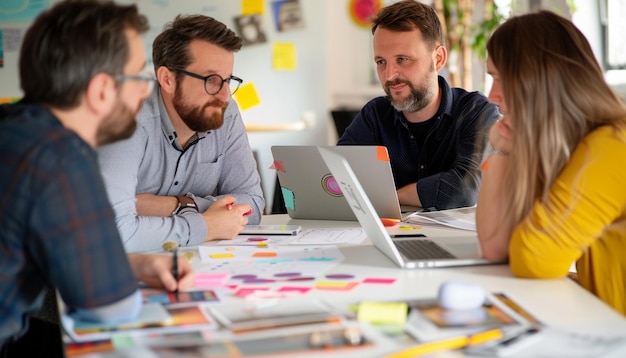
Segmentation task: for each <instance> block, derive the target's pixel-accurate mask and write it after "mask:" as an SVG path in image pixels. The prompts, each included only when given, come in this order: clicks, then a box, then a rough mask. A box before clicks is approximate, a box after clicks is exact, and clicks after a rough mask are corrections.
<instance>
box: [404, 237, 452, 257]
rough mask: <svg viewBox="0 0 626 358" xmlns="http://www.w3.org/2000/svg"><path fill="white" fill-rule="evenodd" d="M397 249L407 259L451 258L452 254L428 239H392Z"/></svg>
mask: <svg viewBox="0 0 626 358" xmlns="http://www.w3.org/2000/svg"><path fill="white" fill-rule="evenodd" d="M394 244H395V245H396V247H397V248H398V250H399V251H400V252H401V253H402V254H403V255H404V256H405V257H406V258H407V259H409V260H418V259H453V258H454V256H453V255H452V254H451V253H449V252H448V251H446V250H444V249H443V248H442V247H441V246H439V245H437V244H435V243H434V242H432V241H430V240H402V241H394Z"/></svg>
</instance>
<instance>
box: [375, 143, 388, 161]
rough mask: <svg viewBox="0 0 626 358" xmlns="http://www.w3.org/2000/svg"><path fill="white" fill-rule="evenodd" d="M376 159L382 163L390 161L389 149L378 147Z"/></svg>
mask: <svg viewBox="0 0 626 358" xmlns="http://www.w3.org/2000/svg"><path fill="white" fill-rule="evenodd" d="M376 159H378V160H380V161H382V162H388V161H389V153H388V152H387V148H386V147H383V146H381V145H379V146H377V147H376Z"/></svg>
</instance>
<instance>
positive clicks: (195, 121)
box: [172, 88, 228, 132]
mask: <svg viewBox="0 0 626 358" xmlns="http://www.w3.org/2000/svg"><path fill="white" fill-rule="evenodd" d="M172 104H173V106H174V109H175V110H176V112H178V115H179V116H180V118H181V119H182V120H183V122H184V123H185V124H186V125H187V127H189V129H191V130H192V131H194V132H207V131H210V130H212V129H218V128H219V127H221V126H222V124H224V112H226V107H227V106H228V102H224V101H220V100H219V99H215V100H213V101H211V102H208V103H206V104H204V105H203V106H201V107H194V106H192V105H190V104H188V103H186V102H185V100H184V99H183V93H182V91H180V90H179V88H177V89H176V91H175V92H174V98H173V99H172ZM210 107H213V110H212V111H211V112H210V113H207V110H209V108H210Z"/></svg>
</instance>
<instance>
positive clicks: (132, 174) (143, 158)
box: [98, 86, 265, 252]
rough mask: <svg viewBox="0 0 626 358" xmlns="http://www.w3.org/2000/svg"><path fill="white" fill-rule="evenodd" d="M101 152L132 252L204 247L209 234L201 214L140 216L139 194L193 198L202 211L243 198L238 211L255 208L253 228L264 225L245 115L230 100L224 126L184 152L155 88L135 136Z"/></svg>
mask: <svg viewBox="0 0 626 358" xmlns="http://www.w3.org/2000/svg"><path fill="white" fill-rule="evenodd" d="M194 142H195V143H194ZM98 152H99V160H100V166H101V170H102V175H103V177H104V181H105V184H106V189H107V193H108V195H109V200H110V201H111V204H112V206H113V209H114V210H115V215H116V222H117V226H118V228H119V230H120V234H121V237H122V240H123V242H124V246H125V248H126V251H128V252H141V251H151V250H158V249H160V248H161V245H162V244H163V243H164V242H166V241H176V242H178V243H179V244H181V245H182V246H192V245H199V244H201V243H203V242H204V240H205V238H206V237H207V235H208V230H210V229H211V228H208V229H207V227H206V224H205V221H204V219H203V218H202V215H201V214H199V213H193V212H192V213H184V214H182V215H173V216H168V217H152V216H150V217H148V216H138V215H137V209H136V206H135V194H138V193H150V194H155V195H163V196H175V195H189V196H192V197H193V198H194V200H195V201H196V203H197V204H198V209H199V210H200V212H203V211H205V210H206V209H207V208H208V207H209V206H210V205H211V204H212V203H213V202H214V201H215V200H216V199H218V198H220V197H221V196H224V195H226V194H228V195H232V196H234V197H235V198H236V199H237V204H242V203H246V204H249V205H250V206H251V207H252V210H253V213H252V215H250V216H249V217H248V219H249V223H250V224H258V223H259V222H260V220H261V214H262V212H263V208H264V207H265V200H264V198H263V192H262V190H261V181H260V178H259V173H258V171H257V166H256V161H255V160H254V157H253V155H252V150H251V149H250V144H249V142H248V137H247V134H246V131H245V127H244V125H243V121H242V119H241V114H240V113H239V108H238V107H237V104H236V103H235V101H234V100H233V99H232V98H231V99H230V102H229V104H228V108H227V109H226V112H225V113H224V124H223V125H222V127H220V128H219V129H216V130H211V131H208V132H204V133H196V135H195V136H194V137H193V138H192V139H191V140H190V142H189V144H188V145H187V147H186V148H185V149H182V148H181V147H180V146H179V145H178V141H177V140H176V133H175V131H174V128H173V126H172V123H171V121H170V119H169V117H168V115H167V112H166V110H165V107H164V104H163V99H162V98H161V95H160V90H159V87H158V86H157V88H155V90H154V92H153V94H152V95H151V96H150V97H149V98H147V99H146V100H145V101H144V103H143V106H142V108H141V111H140V112H139V114H138V115H137V130H136V131H135V133H134V134H133V136H132V137H131V138H129V139H127V140H123V141H119V142H116V143H113V144H109V145H106V146H102V147H100V149H99V150H98Z"/></svg>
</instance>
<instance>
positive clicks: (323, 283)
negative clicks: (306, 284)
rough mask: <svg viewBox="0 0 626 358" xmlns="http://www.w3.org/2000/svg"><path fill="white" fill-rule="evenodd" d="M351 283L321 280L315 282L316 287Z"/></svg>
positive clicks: (340, 285)
mask: <svg viewBox="0 0 626 358" xmlns="http://www.w3.org/2000/svg"><path fill="white" fill-rule="evenodd" d="M349 283H350V282H348V281H319V282H316V283H315V287H344V286H346V285H347V284H349Z"/></svg>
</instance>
